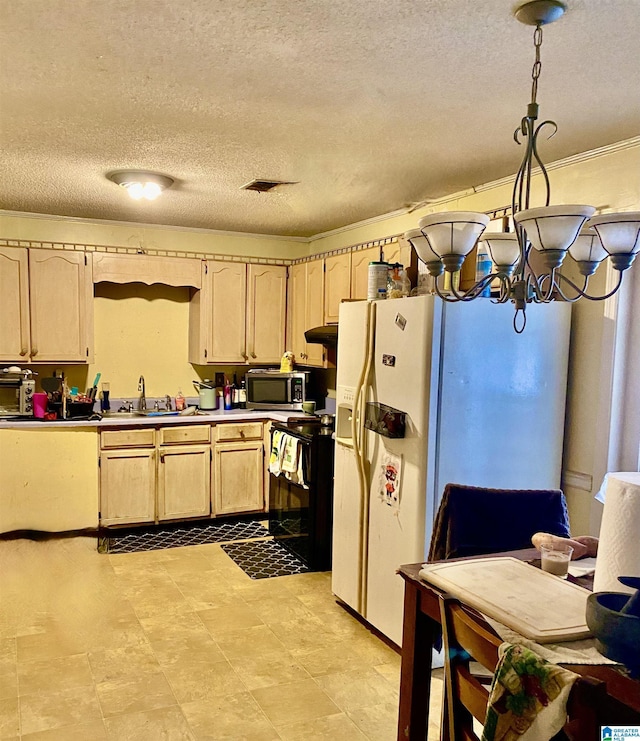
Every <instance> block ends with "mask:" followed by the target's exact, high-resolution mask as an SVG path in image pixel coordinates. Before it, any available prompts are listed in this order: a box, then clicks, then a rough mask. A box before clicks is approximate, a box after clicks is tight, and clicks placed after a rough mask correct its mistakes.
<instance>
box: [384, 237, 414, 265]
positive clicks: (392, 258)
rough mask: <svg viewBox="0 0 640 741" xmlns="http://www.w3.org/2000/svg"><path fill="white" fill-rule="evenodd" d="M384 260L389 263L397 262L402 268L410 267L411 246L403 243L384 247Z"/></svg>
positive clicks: (393, 243) (394, 243)
mask: <svg viewBox="0 0 640 741" xmlns="http://www.w3.org/2000/svg"><path fill="white" fill-rule="evenodd" d="M384 259H385V260H386V261H387V262H389V263H394V262H399V263H400V264H401V265H402V267H403V268H408V267H410V265H411V246H410V245H409V244H408V243H406V242H404V240H403V242H402V243H401V242H392V243H391V244H385V246H384Z"/></svg>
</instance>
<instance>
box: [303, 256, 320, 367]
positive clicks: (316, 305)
mask: <svg viewBox="0 0 640 741" xmlns="http://www.w3.org/2000/svg"><path fill="white" fill-rule="evenodd" d="M306 266H307V278H306V291H305V298H306V312H305V328H304V329H305V330H307V329H313V327H320V326H322V325H323V324H324V260H312V261H311V262H308V263H306ZM305 345H306V350H305V353H306V358H305V364H306V365H313V366H316V367H320V368H322V367H323V365H324V345H318V344H315V343H313V344H308V343H305Z"/></svg>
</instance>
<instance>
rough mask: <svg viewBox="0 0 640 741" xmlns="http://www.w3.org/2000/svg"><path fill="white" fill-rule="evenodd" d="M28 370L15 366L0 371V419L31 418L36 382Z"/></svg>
mask: <svg viewBox="0 0 640 741" xmlns="http://www.w3.org/2000/svg"><path fill="white" fill-rule="evenodd" d="M31 375H32V373H31V371H30V370H21V369H20V368H18V367H16V366H12V367H10V368H3V369H2V370H0V417H31V416H32V415H33V392H34V391H35V388H36V382H35V381H34V380H33V379H32V378H31Z"/></svg>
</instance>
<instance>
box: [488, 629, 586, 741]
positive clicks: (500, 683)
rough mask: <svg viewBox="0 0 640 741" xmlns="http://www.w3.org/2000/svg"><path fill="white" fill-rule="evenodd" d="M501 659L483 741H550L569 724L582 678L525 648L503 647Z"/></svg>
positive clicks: (494, 681) (500, 650) (510, 645)
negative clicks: (570, 706) (570, 709)
mask: <svg viewBox="0 0 640 741" xmlns="http://www.w3.org/2000/svg"><path fill="white" fill-rule="evenodd" d="M498 656H499V660H498V665H497V666H496V671H495V674H494V676H493V682H492V683H491V690H490V691H489V701H488V704H487V717H486V719H485V722H484V730H483V733H482V741H549V739H551V738H552V737H553V736H555V734H556V733H558V732H559V731H560V730H561V729H562V727H563V726H564V724H565V722H566V720H567V699H568V698H569V693H570V692H571V687H572V686H573V683H574V682H575V681H576V679H577V678H578V675H577V674H574V673H573V672H570V671H569V670H568V669H563V668H562V667H560V666H557V665H555V664H550V663H549V662H548V661H545V660H544V659H543V658H541V657H540V656H538V654H536V653H534V652H533V651H531V650H530V649H528V648H525V647H524V646H521V645H514V644H511V643H503V644H502V645H501V646H500V648H499V649H498Z"/></svg>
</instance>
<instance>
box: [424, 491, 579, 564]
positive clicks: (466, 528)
mask: <svg viewBox="0 0 640 741" xmlns="http://www.w3.org/2000/svg"><path fill="white" fill-rule="evenodd" d="M537 532H545V533H551V534H552V535H559V536H560V537H563V538H568V537H569V515H568V513H567V503H566V500H565V497H564V494H563V493H562V491H560V489H489V488H484V487H479V486H466V485H462V484H455V483H449V484H447V485H446V486H445V489H444V493H443V495H442V500H441V502H440V506H439V508H438V513H437V515H436V519H435V522H434V526H433V534H432V536H431V543H430V546H429V555H428V557H427V560H428V561H443V560H446V559H450V558H461V557H464V556H467V557H468V556H479V555H482V554H484V553H498V552H501V551H516V550H520V549H522V548H531V547H532V545H531V536H532V535H534V534H535V533H537Z"/></svg>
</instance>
